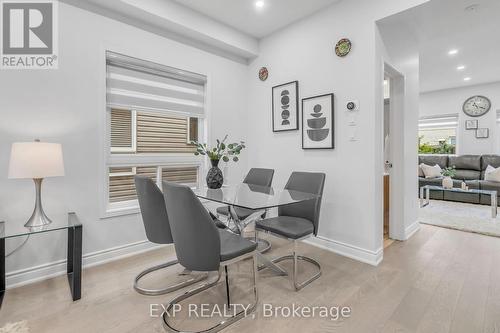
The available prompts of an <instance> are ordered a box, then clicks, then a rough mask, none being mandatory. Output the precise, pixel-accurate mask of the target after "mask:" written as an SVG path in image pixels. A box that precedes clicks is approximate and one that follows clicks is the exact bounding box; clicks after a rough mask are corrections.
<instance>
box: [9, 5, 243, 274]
mask: <svg viewBox="0 0 500 333" xmlns="http://www.w3.org/2000/svg"><path fill="white" fill-rule="evenodd" d="M59 20H60V21H59V69H58V70H36V71H32V70H22V71H21V70H10V71H2V73H1V74H0V112H1V115H2V120H1V121H0V189H1V190H0V220H6V221H7V223H24V221H23V220H24V219H27V218H28V217H29V215H30V214H31V209H32V205H33V203H34V193H33V192H34V187H33V183H32V181H30V180H8V179H7V167H8V159H9V153H10V145H11V143H12V142H15V141H31V140H33V139H34V138H40V139H41V140H42V141H49V142H60V143H62V144H63V151H64V160H65V167H66V176H65V177H62V178H52V179H47V180H46V181H45V183H44V189H43V198H44V205H45V209H46V212H47V213H48V214H49V215H52V216H55V215H58V213H60V212H67V211H69V210H72V211H75V212H76V213H77V214H78V216H79V217H80V219H81V221H82V223H83V224H84V229H83V252H84V255H86V256H87V257H88V255H89V254H96V252H97V254H102V255H103V256H104V257H105V255H106V251H108V250H109V249H112V248H116V247H118V248H120V247H122V246H127V245H129V244H134V243H137V242H141V241H143V240H145V234H144V231H143V226H142V222H141V219H140V216H139V215H137V214H135V215H128V216H122V217H117V218H112V219H104V220H101V219H100V218H99V200H100V196H99V184H100V183H102V182H103V179H102V178H101V174H102V172H103V168H104V164H103V163H104V161H103V149H102V139H103V133H104V127H103V126H105V125H104V124H102V121H101V120H102V119H103V117H102V115H103V112H105V104H104V103H105V84H104V82H105V67H104V50H105V49H106V48H112V49H115V50H120V51H123V52H125V53H126V54H128V55H131V56H135V57H138V58H142V59H146V60H152V61H155V62H158V63H162V64H166V65H169V66H173V67H176V68H180V69H185V70H189V71H193V72H197V73H201V74H206V75H207V76H208V79H209V85H210V88H209V93H210V95H209V96H208V98H209V105H208V106H209V109H210V110H209V111H210V113H211V114H210V124H211V125H210V133H211V137H212V138H213V140H215V138H217V137H222V136H223V135H224V134H225V133H228V134H229V135H230V137H231V138H233V139H235V140H240V139H242V140H244V139H245V136H246V129H247V127H246V121H245V118H246V111H245V106H246V103H247V84H246V78H247V67H246V65H242V64H240V63H236V62H233V61H230V60H227V59H226V58H222V57H218V56H215V55H213V54H210V53H207V52H204V51H201V50H199V49H195V48H193V47H189V46H185V45H183V44H180V43H178V42H174V41H171V40H168V39H166V38H163V37H160V36H157V35H154V34H151V33H148V32H145V31H142V30H139V29H137V28H134V27H132V26H129V25H126V24H123V23H119V22H117V21H113V20H111V19H107V18H104V17H102V16H99V15H96V14H92V13H90V12H86V11H83V10H81V9H78V8H76V7H73V6H70V5H66V4H64V3H61V4H60V6H59ZM247 156H248V155H247V152H244V154H243V159H242V161H240V162H239V164H237V165H233V166H231V172H230V174H231V178H232V180H233V181H236V180H239V179H241V178H242V176H243V174H244V172H245V171H246V167H247ZM14 219H15V221H14ZM20 241H22V239H20V240H8V241H7V251H9V250H11V249H13V248H14V247H15V246H16V245H17V244H19V243H20ZM65 242H66V236H65V233H64V232H56V233H48V234H44V235H38V236H32V237H31V239H30V240H29V242H28V243H27V244H26V246H25V247H24V248H22V249H21V250H20V251H19V252H18V253H16V254H15V255H13V256H11V257H9V258H7V262H6V267H7V272H8V273H10V275H9V274H8V283H10V284H12V283H17V282H21V281H23V280H26V279H30V278H34V277H37V276H38V275H39V274H49V273H54V272H55V271H57V270H60V269H62V268H63V267H64V266H62V265H58V266H50V265H49V266H47V267H46V266H43V267H40V270H38V271H37V270H35V271H32V270H31V269H30V268H32V267H35V266H37V265H46V264H48V263H52V262H54V261H57V260H60V259H63V258H65V249H66V243H65ZM144 247H147V244H142V243H140V244H136V246H135V247H133V248H134V249H142V248H144ZM102 252H103V253H102ZM115 252H116V253H118V254H121V253H125V252H126V250H123V249H122V250H120V251H115ZM101 257H102V256H101ZM92 258H93V259H92ZM92 258H87V259H88V260H87V262H91V261H92V260H98V259H99V258H100V257H99V255H97V256H92ZM19 270H22V271H21V272H24V273H25V274H17V275H14V276H13V275H12V272H15V271H18V273H21V272H19Z"/></svg>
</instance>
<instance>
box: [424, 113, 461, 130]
mask: <svg viewBox="0 0 500 333" xmlns="http://www.w3.org/2000/svg"><path fill="white" fill-rule="evenodd" d="M457 126H458V114H448V115H440V116H432V117H422V118H420V119H419V121H418V127H419V129H421V130H423V129H432V128H456V127H457Z"/></svg>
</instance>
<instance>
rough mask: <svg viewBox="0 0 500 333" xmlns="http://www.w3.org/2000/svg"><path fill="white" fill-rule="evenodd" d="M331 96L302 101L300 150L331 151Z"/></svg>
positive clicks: (333, 113)
mask: <svg viewBox="0 0 500 333" xmlns="http://www.w3.org/2000/svg"><path fill="white" fill-rule="evenodd" d="M333 98H334V97H333V94H325V95H319V96H313V97H308V98H304V99H302V149H333V148H335V145H334V143H335V142H334V137H335V133H334V124H335V122H334V117H335V112H334V111H335V110H334V106H333Z"/></svg>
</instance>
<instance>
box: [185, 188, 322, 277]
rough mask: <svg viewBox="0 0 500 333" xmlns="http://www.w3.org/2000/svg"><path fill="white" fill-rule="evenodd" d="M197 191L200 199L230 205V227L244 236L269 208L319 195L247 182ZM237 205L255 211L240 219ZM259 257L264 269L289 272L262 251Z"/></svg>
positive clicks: (285, 273)
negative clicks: (249, 226) (250, 226)
mask: <svg viewBox="0 0 500 333" xmlns="http://www.w3.org/2000/svg"><path fill="white" fill-rule="evenodd" d="M194 193H195V194H196V196H197V197H198V198H201V199H205V200H209V201H212V202H216V203H221V204H224V205H227V206H228V207H229V213H230V214H231V218H232V220H233V222H234V225H235V227H234V228H230V230H231V231H232V232H234V233H237V234H239V235H242V236H243V232H244V230H245V228H246V227H247V226H248V225H250V224H252V223H255V222H256V221H257V220H260V219H262V216H263V215H264V213H266V212H267V210H268V209H271V208H276V207H282V206H286V205H293V204H296V203H299V202H303V201H307V200H313V199H316V198H317V197H318V196H317V195H315V194H312V193H305V192H299V191H294V190H287V189H281V188H276V187H267V186H259V185H252V184H245V183H241V184H237V185H227V186H226V185H225V186H223V187H222V188H219V189H210V188H208V187H201V188H198V189H196V190H194ZM236 207H239V208H246V209H251V210H253V211H254V212H253V213H252V214H250V215H249V216H248V217H246V218H244V219H240V218H239V216H238V214H237V213H236V209H235V208H236ZM257 257H258V259H259V261H260V263H261V266H260V267H261V268H264V267H267V268H270V269H272V270H273V271H274V272H276V273H277V274H278V275H288V274H287V272H286V271H285V270H283V269H282V268H281V267H279V266H278V265H276V264H275V263H273V262H272V260H270V259H268V258H267V257H265V256H264V255H263V254H262V253H261V252H258V253H257Z"/></svg>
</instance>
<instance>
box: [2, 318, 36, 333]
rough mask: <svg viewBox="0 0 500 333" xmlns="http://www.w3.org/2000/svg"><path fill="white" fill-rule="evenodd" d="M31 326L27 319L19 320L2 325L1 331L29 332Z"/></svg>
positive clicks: (9, 332)
mask: <svg viewBox="0 0 500 333" xmlns="http://www.w3.org/2000/svg"><path fill="white" fill-rule="evenodd" d="M29 331H30V328H29V327H28V322H27V321H26V320H23V321H18V322H17V323H7V324H5V326H3V327H0V333H29Z"/></svg>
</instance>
